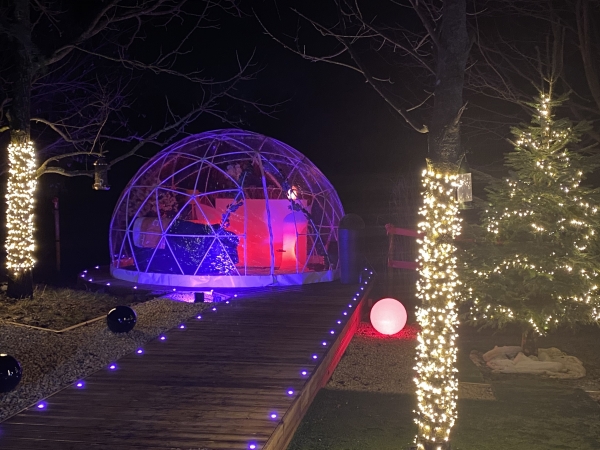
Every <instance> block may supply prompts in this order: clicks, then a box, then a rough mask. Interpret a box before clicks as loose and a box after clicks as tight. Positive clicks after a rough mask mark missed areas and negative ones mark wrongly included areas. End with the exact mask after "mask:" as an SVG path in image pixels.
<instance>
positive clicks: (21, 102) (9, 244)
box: [6, 0, 36, 298]
mask: <svg viewBox="0 0 600 450" xmlns="http://www.w3.org/2000/svg"><path fill="white" fill-rule="evenodd" d="M13 29H14V45H15V51H16V58H15V65H14V66H13V70H14V72H13V74H14V77H13V80H14V81H13V90H12V99H11V105H10V111H9V124H10V129H11V132H10V144H9V151H8V153H9V167H8V187H7V196H6V198H7V211H6V223H7V227H8V233H7V237H6V253H7V256H6V258H7V260H6V265H7V269H8V276H9V279H8V289H7V295H8V296H9V297H13V298H24V297H32V296H33V277H32V269H33V244H34V240H33V194H34V190H35V183H36V178H35V169H36V167H35V166H36V164H35V154H34V153H33V147H32V144H31V142H30V134H29V121H30V117H31V112H30V108H31V80H32V77H33V72H34V67H33V58H34V55H35V51H34V47H33V44H32V42H31V21H30V11H29V0H15V1H14V18H13ZM32 159H33V161H32Z"/></svg>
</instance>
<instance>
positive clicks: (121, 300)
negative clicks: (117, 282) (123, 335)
mask: <svg viewBox="0 0 600 450" xmlns="http://www.w3.org/2000/svg"><path fill="white" fill-rule="evenodd" d="M136 301H139V300H138V299H137V298H135V297H134V296H128V297H117V296H114V295H110V294H105V293H101V292H90V291H82V290H76V289H69V288H57V287H52V286H44V285H38V286H36V287H35V291H34V294H33V298H32V299H21V300H13V299H9V298H7V297H6V293H5V291H2V292H1V293H0V321H2V320H5V321H10V322H17V323H21V324H25V325H32V326H36V327H41V328H50V329H53V330H61V329H64V328H67V327H70V326H72V325H76V324H78V323H81V322H85V321H86V320H91V319H94V318H96V317H99V316H102V315H104V314H106V313H108V311H110V310H111V309H112V308H114V307H115V306H117V305H130V304H132V303H135V302H136Z"/></svg>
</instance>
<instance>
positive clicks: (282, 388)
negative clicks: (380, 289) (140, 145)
mask: <svg viewBox="0 0 600 450" xmlns="http://www.w3.org/2000/svg"><path fill="white" fill-rule="evenodd" d="M370 286H371V285H369V286H368V287H367V291H365V293H363V294H362V296H361V298H360V300H357V301H356V302H355V301H352V296H353V294H354V293H356V292H357V290H356V287H355V286H343V285H340V284H335V283H327V284H325V283H323V284H320V285H318V286H317V285H313V286H305V287H302V288H294V289H286V290H284V291H280V293H279V295H278V293H277V292H274V291H273V292H267V293H264V292H259V293H256V294H255V295H254V296H249V297H247V298H245V299H243V300H236V301H234V302H231V303H230V304H217V305H216V307H217V311H216V312H212V311H208V312H206V313H203V314H202V319H200V320H197V319H195V318H194V319H191V320H189V321H188V322H186V324H185V327H184V329H179V328H174V329H173V330H171V331H169V332H168V333H166V336H167V340H166V341H160V340H155V341H152V342H150V343H148V344H146V345H145V346H144V353H143V354H141V355H138V354H135V353H133V354H130V355H127V356H125V357H123V358H122V359H120V360H119V361H118V362H117V370H115V371H111V370H108V369H107V368H105V369H102V370H100V371H98V372H96V373H95V374H93V375H92V376H90V377H88V379H86V380H85V388H84V389H76V388H75V387H74V386H69V387H67V388H65V389H63V390H62V391H60V392H58V393H57V394H55V395H53V396H51V397H50V398H48V399H47V403H48V407H47V408H46V409H44V410H38V409H37V408H35V407H34V408H30V409H28V410H26V411H23V412H22V413H21V414H18V415H16V416H14V417H13V418H10V419H8V420H7V421H5V422H3V423H2V424H0V448H1V449H13V448H14V449H15V450H16V449H19V450H21V449H23V450H29V449H34V448H35V449H36V450H45V449H61V450H63V449H65V450H69V449H72V450H84V449H85V450H88V449H99V448H103V449H104V448H111V449H115V450H124V449H126V448H131V449H142V448H143V449H149V450H152V449H156V450H158V449H161V450H163V449H173V448H182V449H183V448H188V449H191V448H194V449H215V450H217V449H219V450H221V449H229V450H245V449H247V448H248V444H249V443H250V442H253V443H255V444H256V445H257V448H264V449H268V450H283V449H284V448H285V447H286V446H287V444H288V443H289V441H290V439H291V437H292V435H293V433H294V431H295V429H296V427H297V426H298V424H299V423H300V420H301V419H302V417H303V415H304V414H305V412H306V410H307V409H308V406H309V405H310V403H311V402H312V400H313V399H314V396H315V395H316V392H317V391H318V389H319V388H320V387H321V386H322V385H324V383H326V381H327V379H328V378H329V377H330V376H331V373H332V372H333V370H334V369H335V366H336V365H337V363H338V362H339V359H340V358H341V356H342V354H343V352H344V350H345V348H346V346H347V344H348V342H349V341H350V339H351V338H352V335H353V334H354V331H355V329H356V326H357V324H358V322H359V320H360V313H361V311H360V307H361V306H362V305H363V303H364V302H363V299H364V298H365V296H366V295H367V294H366V293H367V292H368V290H369V289H370ZM363 289H364V287H363ZM348 305H350V306H348ZM342 311H346V312H347V316H341V312H342ZM342 319H343V320H342ZM337 320H342V323H341V324H337V323H336V322H337ZM332 325H333V326H332ZM331 330H334V331H335V333H334V334H333V335H331V334H330V331H331ZM323 341H325V342H326V343H327V345H325V346H323V345H321V344H322V342H323ZM312 355H317V359H316V360H314V359H313V358H312ZM302 370H306V371H308V373H307V376H303V375H302V374H301V371H302ZM288 389H293V391H294V392H293V395H288V393H287V391H288ZM273 413H275V414H277V417H275V418H271V417H270V415H271V414H273Z"/></svg>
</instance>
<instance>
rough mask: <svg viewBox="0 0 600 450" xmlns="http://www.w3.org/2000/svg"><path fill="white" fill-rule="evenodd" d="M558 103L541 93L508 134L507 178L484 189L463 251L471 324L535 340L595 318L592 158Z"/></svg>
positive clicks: (599, 261)
mask: <svg viewBox="0 0 600 450" xmlns="http://www.w3.org/2000/svg"><path fill="white" fill-rule="evenodd" d="M560 103H561V101H560V100H558V101H553V100H552V99H551V98H550V96H546V95H544V96H542V97H541V99H540V100H539V103H537V104H535V105H532V106H535V108H536V114H535V115H534V116H533V120H532V122H531V124H530V125H529V126H523V127H521V128H516V129H513V130H512V133H513V135H514V136H515V141H514V146H515V149H514V151H512V152H511V153H509V154H508V155H507V157H506V166H507V168H508V169H509V173H510V175H509V177H508V178H506V179H504V180H502V181H499V182H497V183H496V184H494V185H492V186H491V187H490V188H489V189H488V202H489V204H488V206H487V208H486V209H485V211H484V212H483V214H482V222H483V226H482V229H481V230H480V235H479V236H478V237H477V238H476V239H475V242H474V243H471V244H469V248H468V249H466V250H465V251H464V252H463V254H462V258H464V260H463V264H462V267H463V273H462V274H461V279H462V290H463V297H464V299H465V300H466V301H467V302H468V305H469V311H468V314H467V317H468V319H469V321H471V322H474V323H475V324H479V325H487V326H496V327H502V326H504V325H506V324H509V323H516V324H519V325H520V326H521V329H522V332H523V340H522V347H523V351H524V353H525V354H526V355H527V354H536V352H537V347H536V345H535V337H536V336H538V335H543V334H545V333H546V332H548V331H550V330H552V329H553V328H556V327H558V326H563V325H574V324H576V323H582V324H584V323H591V322H597V321H598V319H599V318H600V295H599V294H600V289H599V286H600V277H598V273H599V272H600V240H599V236H598V234H599V233H600V213H599V212H598V205H599V204H600V203H599V202H600V196H599V191H598V190H597V189H592V188H589V187H586V186H585V185H582V181H583V180H584V179H585V176H586V174H589V173H590V172H592V171H593V170H594V169H595V168H597V167H598V165H599V164H598V159H597V158H596V157H595V156H590V155H589V154H588V153H586V152H585V151H582V150H581V149H577V143H578V142H579V141H580V137H581V135H582V133H583V132H585V131H586V129H587V128H588V127H589V125H588V124H587V123H585V122H583V123H579V124H576V125H573V124H572V123H571V122H570V121H569V120H568V119H555V118H554V117H553V114H552V112H553V109H555V108H556V107H558V106H560Z"/></svg>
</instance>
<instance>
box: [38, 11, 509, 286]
mask: <svg viewBox="0 0 600 450" xmlns="http://www.w3.org/2000/svg"><path fill="white" fill-rule="evenodd" d="M313 3H314V2H313ZM242 4H244V3H243V2H242ZM271 4H274V3H273V0H264V1H262V0H259V1H255V2H246V3H245V6H247V8H246V12H247V13H248V15H247V16H246V17H243V18H235V17H226V18H224V19H223V20H222V21H221V23H220V29H218V30H207V31H206V32H203V33H202V34H201V35H199V36H200V37H201V38H200V39H198V40H197V42H196V41H195V44H194V51H193V52H192V54H190V55H188V56H187V57H189V58H192V59H193V58H199V59H200V60H201V61H202V65H203V67H205V70H206V73H207V74H208V75H210V76H213V77H215V78H219V77H224V76H227V75H228V74H230V73H232V71H233V70H235V61H236V57H239V58H240V59H242V60H244V59H246V58H248V57H250V55H251V54H252V53H253V52H254V61H255V63H256V66H255V68H256V72H257V73H256V76H255V79H254V80H251V81H248V82H245V83H244V85H243V88H242V90H241V91H240V93H241V94H242V95H243V96H244V97H245V98H248V99H256V100H258V101H262V102H267V103H271V104H275V103H279V106H278V107H277V111H276V112H275V113H274V115H273V116H274V117H267V116H264V115H260V114H257V113H255V112H253V111H251V110H250V109H247V108H246V109H240V108H237V107H235V106H233V107H232V109H231V115H232V117H233V118H234V119H240V120H242V121H243V123H244V124H243V128H245V129H248V130H250V131H254V132H258V133H262V134H265V135H268V136H271V137H274V138H276V139H279V140H281V141H283V142H285V143H287V144H289V145H291V146H292V147H294V148H296V149H297V150H299V151H300V152H302V153H304V154H305V155H306V156H307V157H308V158H310V159H311V160H312V161H313V162H314V163H315V164H316V165H317V166H318V167H319V168H320V169H321V170H322V171H323V173H324V174H325V175H326V176H327V177H328V178H329V179H330V180H331V181H332V183H333V184H334V186H335V187H336V189H337V190H338V193H339V195H340V197H341V199H342V203H343V204H344V207H345V209H346V212H355V213H358V214H360V215H362V216H363V217H364V218H365V220H366V221H367V224H368V225H372V226H373V225H378V226H383V224H385V223H386V221H388V220H389V212H390V207H389V202H390V200H391V195H392V194H391V190H392V187H393V184H394V182H395V180H398V179H399V178H400V177H403V176H404V177H414V176H415V174H417V173H419V172H420V169H421V168H422V167H423V166H424V159H425V157H426V156H427V141H426V135H420V134H418V133H416V132H415V131H413V130H411V129H410V128H409V127H408V126H407V125H406V124H405V123H404V121H403V120H402V119H401V118H400V117H399V116H398V115H396V113H395V112H394V111H392V109H391V108H390V107H389V106H388V105H386V104H385V102H384V101H383V100H382V99H381V98H379V97H378V96H377V95H376V94H375V93H374V92H373V90H372V89H371V88H370V87H369V86H368V85H367V84H366V83H365V82H364V80H363V79H362V78H361V76H360V75H359V74H357V73H354V72H351V71H349V70H347V69H344V68H340V67H335V66H331V65H326V64H319V63H311V62H308V61H305V60H303V59H302V58H300V57H299V56H297V55H294V54H292V53H291V52H289V51H287V50H285V49H283V48H281V46H280V45H279V44H277V43H275V42H274V41H273V40H272V39H271V38H270V37H268V36H266V35H265V34H264V32H263V31H262V29H261V28H260V26H259V25H258V23H257V22H256V20H255V19H254V18H253V17H252V16H251V15H250V13H251V9H250V7H249V6H254V7H255V10H256V11H258V14H259V15H260V17H261V19H262V20H264V21H265V23H268V24H275V25H274V26H278V25H277V24H278V19H279V17H280V16H279V15H278V11H277V10H276V9H275V8H273V6H271ZM320 4H322V2H320V3H314V5H313V6H315V5H316V6H317V7H316V9H314V11H316V12H317V13H316V14H320V13H319V6H318V5H320ZM79 5H81V3H79ZM280 5H281V3H280ZM80 7H81V8H83V6H80ZM281 7H283V5H282V6H281ZM279 13H281V11H279ZM77 14H85V9H83V10H82V11H79V12H78V13H77ZM323 14H324V13H323ZM405 20H408V21H410V20H412V19H411V18H406V19H405ZM408 23H409V22H408ZM174 36H175V35H174ZM171 38H173V37H172V36H171V35H170V34H169V33H165V32H164V31H161V32H160V33H157V34H156V35H150V36H149V38H148V42H146V44H145V45H150V46H159V45H160V43H161V42H162V41H163V40H168V39H171ZM310 43H311V42H310V41H309V44H310ZM318 45H319V41H314V46H316V48H317V49H318V48H319V47H318ZM139 51H140V52H141V53H140V54H142V55H144V54H145V53H144V52H145V51H146V50H144V48H142V49H140V50H139ZM408 81H409V80H408V79H407V82H406V83H404V81H403V80H399V82H397V83H396V84H395V85H394V89H395V88H396V87H397V89H398V90H399V92H400V91H403V90H405V89H409V88H410V86H408ZM137 83H138V91H137V94H136V95H139V96H140V102H139V104H138V106H137V110H135V111H134V112H137V115H136V114H134V116H133V117H132V119H131V120H132V122H133V123H134V124H136V126H139V127H140V128H141V129H145V127H147V126H151V124H152V122H154V121H156V122H158V121H159V120H160V116H159V115H158V114H159V112H158V111H162V110H159V109H158V108H157V109H156V110H155V109H154V108H153V107H152V105H153V102H156V101H159V100H160V99H161V96H163V95H165V94H166V95H168V97H169V100H170V102H171V103H172V104H173V105H174V106H175V107H180V108H182V109H184V108H185V105H186V101H189V99H190V98H193V95H194V92H193V91H190V90H189V89H188V88H187V87H186V86H185V85H184V84H183V83H179V82H176V81H174V80H172V79H169V78H168V77H142V78H141V79H140V80H139V82H137ZM407 92H410V89H409V90H408V91H407ZM150 93H151V94H150ZM144 102H145V103H144ZM228 127H230V125H229V124H228V123H223V122H222V121H219V120H216V119H214V118H211V117H204V118H201V119H200V120H199V121H198V122H197V123H196V124H194V126H193V127H192V128H190V129H189V130H188V132H190V133H200V132H204V131H207V130H211V129H216V128H228ZM474 136H475V137H474V138H469V139H465V141H464V146H465V149H466V150H467V151H468V152H470V153H472V154H473V156H470V158H472V159H473V161H472V162H474V163H485V164H488V165H489V163H490V162H496V163H498V162H501V154H502V151H503V150H505V149H506V143H505V142H503V141H502V140H501V139H498V137H497V136H494V137H493V138H490V136H489V135H485V134H483V135H482V134H481V133H479V134H478V135H474ZM481 145H484V146H485V150H486V151H485V155H482V157H481V158H479V159H478V156H477V155H478V154H480V153H481V152H474V151H473V150H477V148H478V146H481ZM124 150H126V148H119V146H115V148H114V150H112V151H113V155H117V154H118V153H119V152H120V151H124ZM158 150H159V149H156V148H154V149H152V151H149V152H146V153H145V156H146V157H149V156H151V155H152V154H153V153H155V152H156V151H158ZM145 160H146V159H144V158H140V157H134V158H130V159H129V160H127V161H125V162H123V163H121V164H120V165H118V166H116V167H114V168H113V169H112V170H111V171H110V174H109V182H110V184H111V186H112V188H111V190H110V191H108V192H102V191H100V192H96V191H93V190H92V188H91V186H92V180H91V179H89V178H86V177H83V178H69V179H68V178H64V177H60V176H56V175H49V176H48V175H46V176H44V177H43V178H42V179H41V181H40V187H39V190H38V205H37V210H38V216H37V229H38V232H37V236H38V237H37V240H38V248H39V250H38V253H37V258H38V261H39V263H38V267H37V269H36V270H37V273H38V275H39V277H40V278H42V279H43V278H47V277H48V276H52V267H53V265H54V237H53V233H54V227H53V217H52V202H51V200H52V197H54V196H55V195H57V196H58V197H59V198H60V205H61V239H62V259H63V268H64V270H63V275H64V276H65V277H66V279H71V278H73V277H74V274H75V273H76V272H77V271H79V270H82V269H84V268H86V267H89V266H90V265H96V264H107V263H108V261H109V255H108V228H109V222H110V218H111V214H112V210H113V208H114V205H115V203H116V201H117V199H118V197H119V195H120V193H121V192H122V189H123V187H124V186H125V185H126V184H127V182H128V181H129V180H130V178H131V177H132V176H133V175H134V174H135V172H136V171H137V169H138V168H139V167H141V165H142V164H143V163H144V161H145ZM382 229H383V228H382Z"/></svg>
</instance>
